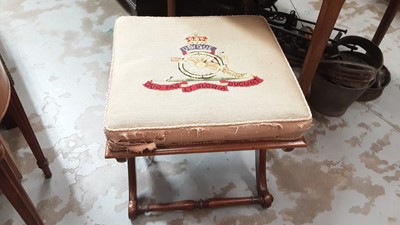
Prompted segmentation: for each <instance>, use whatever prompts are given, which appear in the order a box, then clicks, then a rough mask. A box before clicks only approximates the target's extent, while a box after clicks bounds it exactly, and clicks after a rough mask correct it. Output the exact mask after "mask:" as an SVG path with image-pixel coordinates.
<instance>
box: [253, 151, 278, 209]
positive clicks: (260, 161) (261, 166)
mask: <svg viewBox="0 0 400 225" xmlns="http://www.w3.org/2000/svg"><path fill="white" fill-rule="evenodd" d="M255 153H256V157H255V159H256V182H257V192H258V195H259V196H260V197H261V202H260V204H261V206H262V207H263V208H268V207H270V206H271V204H272V201H273V200H274V197H273V196H272V195H271V194H270V193H269V191H268V187H267V167H266V165H267V151H266V150H256V152H255Z"/></svg>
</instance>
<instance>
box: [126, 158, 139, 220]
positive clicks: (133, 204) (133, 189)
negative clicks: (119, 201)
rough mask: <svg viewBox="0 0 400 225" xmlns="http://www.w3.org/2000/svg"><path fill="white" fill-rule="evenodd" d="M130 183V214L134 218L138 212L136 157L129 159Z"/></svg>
mask: <svg viewBox="0 0 400 225" xmlns="http://www.w3.org/2000/svg"><path fill="white" fill-rule="evenodd" d="M128 183H129V187H128V189H129V205H128V215H129V218H130V219H132V220H134V219H136V217H137V214H138V210H137V207H138V202H137V182H136V158H129V159H128Z"/></svg>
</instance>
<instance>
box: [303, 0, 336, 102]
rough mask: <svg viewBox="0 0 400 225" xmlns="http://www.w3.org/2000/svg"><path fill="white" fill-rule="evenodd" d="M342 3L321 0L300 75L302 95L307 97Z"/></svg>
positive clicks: (334, 0) (333, 0) (332, 0)
mask: <svg viewBox="0 0 400 225" xmlns="http://www.w3.org/2000/svg"><path fill="white" fill-rule="evenodd" d="M343 3H344V0H323V2H322V6H321V10H320V12H319V16H318V20H317V24H316V25H315V29H314V31H313V35H312V37H311V43H310V47H309V48H308V50H307V55H306V58H305V60H304V64H303V67H302V71H301V74H300V86H301V89H302V90H303V94H304V95H308V91H309V89H310V85H311V82H312V80H313V78H314V75H315V72H316V71H317V67H318V64H319V62H320V61H321V57H322V55H323V53H324V50H325V47H326V45H327V43H328V39H329V36H330V35H331V33H332V30H333V27H334V25H335V23H336V19H337V18H338V16H339V12H340V9H341V8H342V6H343Z"/></svg>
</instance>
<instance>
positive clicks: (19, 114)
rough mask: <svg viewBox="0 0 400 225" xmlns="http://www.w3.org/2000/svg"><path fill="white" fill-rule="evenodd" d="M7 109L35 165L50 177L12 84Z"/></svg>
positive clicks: (47, 164) (41, 152)
mask: <svg viewBox="0 0 400 225" xmlns="http://www.w3.org/2000/svg"><path fill="white" fill-rule="evenodd" d="M9 110H10V112H11V114H12V116H13V118H14V120H15V122H16V123H17V124H18V127H19V128H20V129H21V132H22V134H23V135H24V137H25V139H26V142H28V145H29V147H30V148H31V150H32V153H33V155H34V156H35V158H36V161H37V165H38V166H39V168H40V169H42V170H43V173H44V177H46V178H50V177H51V175H52V174H51V171H50V168H49V163H48V161H47V158H46V157H45V156H44V155H43V151H42V149H41V147H40V145H39V142H38V140H37V139H36V136H35V133H34V132H33V130H32V127H31V124H30V123H29V120H28V117H27V116H26V113H25V110H24V108H23V107H22V104H21V101H20V100H19V98H18V95H17V92H16V91H15V89H14V87H13V86H11V99H10V106H9Z"/></svg>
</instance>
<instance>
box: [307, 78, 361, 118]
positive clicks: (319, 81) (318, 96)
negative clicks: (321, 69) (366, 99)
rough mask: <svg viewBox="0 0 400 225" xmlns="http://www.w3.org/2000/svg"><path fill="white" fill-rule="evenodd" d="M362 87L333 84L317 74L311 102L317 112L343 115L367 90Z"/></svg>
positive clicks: (312, 88) (334, 115) (327, 114)
mask: <svg viewBox="0 0 400 225" xmlns="http://www.w3.org/2000/svg"><path fill="white" fill-rule="evenodd" d="M367 88H368V86H365V87H362V88H348V87H343V86H339V85H336V84H333V83H331V82H329V81H328V80H326V79H325V78H323V77H322V76H321V75H320V74H316V75H315V77H314V80H313V82H312V84H311V92H310V98H309V103H310V107H311V108H312V109H313V110H315V111H316V112H318V113H320V114H322V115H326V116H333V117H338V116H341V115H343V114H344V113H345V112H346V110H347V108H348V107H349V106H350V105H351V104H353V102H355V101H356V100H357V99H358V98H359V97H360V96H361V95H362V94H363V93H364V92H365V91H366V90H367Z"/></svg>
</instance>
